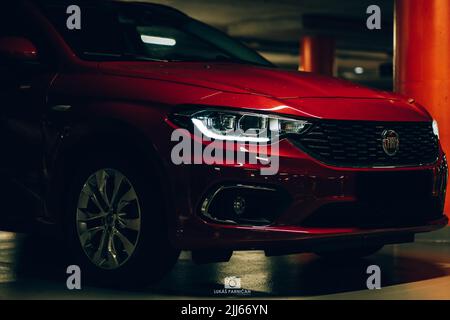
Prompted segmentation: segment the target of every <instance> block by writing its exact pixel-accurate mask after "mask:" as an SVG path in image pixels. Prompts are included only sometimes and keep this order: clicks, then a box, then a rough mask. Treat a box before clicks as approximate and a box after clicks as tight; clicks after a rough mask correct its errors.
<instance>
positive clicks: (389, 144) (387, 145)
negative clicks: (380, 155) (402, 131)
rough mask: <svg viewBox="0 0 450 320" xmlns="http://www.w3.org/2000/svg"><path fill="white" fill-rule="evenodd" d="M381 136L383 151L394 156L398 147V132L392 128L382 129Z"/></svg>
mask: <svg viewBox="0 0 450 320" xmlns="http://www.w3.org/2000/svg"><path fill="white" fill-rule="evenodd" d="M381 137H382V145H383V150H384V152H385V153H386V154H387V155H388V156H391V157H392V156H395V155H396V154H397V152H398V150H399V147H400V139H399V137H398V133H397V132H395V131H394V130H384V131H383V133H382V134H381Z"/></svg>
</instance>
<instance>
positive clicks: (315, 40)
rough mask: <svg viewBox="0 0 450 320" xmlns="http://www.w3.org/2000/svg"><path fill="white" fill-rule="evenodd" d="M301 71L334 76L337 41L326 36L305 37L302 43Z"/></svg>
mask: <svg viewBox="0 0 450 320" xmlns="http://www.w3.org/2000/svg"><path fill="white" fill-rule="evenodd" d="M300 56H301V63H300V70H301V71H308V72H315V73H319V74H323V75H329V76H332V75H333V74H334V57H335V40H334V38H330V37H324V36H304V37H303V38H302V39H301V41H300Z"/></svg>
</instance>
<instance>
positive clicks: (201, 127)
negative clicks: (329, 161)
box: [175, 110, 310, 143]
mask: <svg viewBox="0 0 450 320" xmlns="http://www.w3.org/2000/svg"><path fill="white" fill-rule="evenodd" d="M175 116H176V117H177V118H180V117H187V118H188V119H190V121H191V123H192V124H193V126H194V129H197V130H198V131H199V132H201V133H202V134H203V135H204V136H206V137H208V138H211V139H216V140H225V141H237V142H255V143H264V142H269V141H271V140H273V138H275V137H278V138H281V137H284V136H288V135H298V134H301V133H303V132H304V131H305V130H306V129H307V128H308V127H309V126H310V124H309V123H308V122H307V121H305V120H298V119H291V118H285V117H281V116H276V115H268V114H258V113H252V112H236V111H223V110H203V111H198V112H194V113H188V114H186V113H178V114H176V115H175ZM176 122H178V124H180V121H176ZM182 122H184V125H183V126H184V127H187V123H186V119H184V121H182Z"/></svg>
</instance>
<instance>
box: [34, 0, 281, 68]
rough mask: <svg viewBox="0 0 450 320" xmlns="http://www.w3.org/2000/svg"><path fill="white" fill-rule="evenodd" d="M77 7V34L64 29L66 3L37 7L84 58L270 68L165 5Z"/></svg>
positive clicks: (248, 51) (228, 39)
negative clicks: (223, 63) (229, 63)
mask: <svg viewBox="0 0 450 320" xmlns="http://www.w3.org/2000/svg"><path fill="white" fill-rule="evenodd" d="M73 2H75V3H76V1H73ZM71 4H72V3H71ZM78 5H79V7H80V9H81V16H80V21H81V29H79V30H77V29H75V30H69V29H68V27H67V19H68V17H69V16H70V15H69V14H67V13H66V10H67V7H68V6H67V5H64V4H61V2H59V3H56V2H55V3H52V2H49V1H45V2H44V3H43V4H42V9H43V12H44V14H45V15H46V16H47V17H48V18H49V20H50V21H51V22H52V23H53V25H54V26H55V27H56V28H57V30H58V31H59V32H60V34H61V35H62V36H63V37H64V38H65V40H66V41H67V43H68V44H69V46H70V47H71V48H72V49H73V50H74V51H75V53H76V54H77V55H78V56H79V57H80V58H82V59H85V60H95V61H106V60H149V61H205V62H209V61H220V62H234V63H248V64H258V65H264V66H273V65H272V64H271V63H270V62H268V61H267V60H265V59H264V58H263V57H261V56H260V55H259V54H258V53H256V52H255V51H253V50H251V49H249V48H247V47H246V46H244V45H243V44H241V43H240V42H238V41H236V40H234V39H232V38H231V37H229V36H227V35H226V34H224V33H222V32H220V31H218V30H216V29H214V28H212V27H210V26H208V25H206V24H203V23H201V22H199V21H196V20H194V19H191V18H189V17H187V16H186V15H184V14H182V13H180V12H178V11H176V10H172V9H170V8H167V7H163V6H158V5H151V4H141V3H121V2H97V3H92V2H90V3H88V2H80V3H79V4H78Z"/></svg>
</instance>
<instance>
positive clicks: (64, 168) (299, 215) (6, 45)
mask: <svg viewBox="0 0 450 320" xmlns="http://www.w3.org/2000/svg"><path fill="white" fill-rule="evenodd" d="M6 6H7V5H6V4H3V10H1V12H0V16H1V17H0V25H1V27H0V71H1V72H0V79H1V82H0V83H1V86H0V97H1V101H2V106H1V108H0V121H1V122H0V130H1V131H0V143H1V146H2V150H3V152H2V157H1V159H0V166H1V172H2V173H3V176H4V181H11V182H10V183H11V185H13V184H14V185H20V188H21V190H23V191H24V198H23V199H26V200H23V202H26V201H30V202H31V201H34V203H36V207H37V208H38V209H39V210H37V213H36V215H34V216H33V217H32V218H33V221H37V222H39V224H34V225H35V226H36V228H38V227H39V226H41V225H44V226H46V230H47V229H48V227H51V228H52V230H56V231H59V232H58V233H57V234H58V235H61V237H62V239H64V240H65V241H67V243H68V248H69V249H68V250H69V252H70V254H71V256H72V259H71V260H70V262H71V263H72V264H78V265H80V266H81V267H82V270H83V271H84V274H89V275H91V276H94V277H95V278H96V279H101V280H103V281H107V282H109V283H115V284H144V283H148V282H149V281H150V282H151V281H156V280H158V279H160V278H161V277H162V276H163V275H164V274H165V273H166V272H167V271H168V270H170V268H171V267H172V266H173V265H174V263H175V262H176V260H177V258H178V255H179V252H180V250H190V251H192V252H193V259H194V260H195V261H197V262H213V261H227V260H228V259H229V258H230V256H231V254H232V252H233V251H234V250H264V251H265V252H266V254H267V255H278V254H290V253H299V252H316V253H318V254H320V255H324V256H333V255H334V256H338V257H340V258H342V259H344V258H345V257H348V256H364V255H369V254H371V253H374V252H376V251H377V250H379V249H380V248H381V247H382V246H383V245H385V244H392V243H402V242H411V241H414V235H415V234H417V233H420V232H427V231H432V230H436V229H438V228H441V227H443V226H445V225H447V222H448V219H447V218H446V216H445V215H444V213H443V207H444V199H445V191H446V184H447V162H446V158H445V155H444V152H443V150H442V148H441V146H440V143H439V132H438V128H437V123H436V122H435V121H433V119H432V117H431V116H430V114H428V113H427V111H426V110H425V109H424V108H423V107H422V106H420V105H419V104H417V103H415V102H414V101H413V100H408V99H405V98H403V97H401V96H398V95H395V94H392V93H387V92H380V91H376V90H373V89H369V88H364V87H361V86H358V85H355V84H351V83H348V82H345V81H341V80H337V79H333V78H327V77H321V76H317V75H314V74H309V73H301V72H293V71H283V70H279V69H277V68H275V67H274V66H273V65H272V64H271V63H269V62H268V61H266V60H265V59H264V58H263V57H261V56H260V55H259V54H257V53H256V52H254V51H252V50H250V49H248V48H247V47H245V46H243V45H242V44H240V43H238V42H237V41H235V40H233V39H231V38H229V37H228V36H226V35H225V34H223V33H221V32H219V31H217V30H215V29H213V28H211V27H209V26H207V25H205V24H203V23H201V22H199V21H196V20H194V19H191V18H189V17H188V16H186V15H184V14H183V13H181V12H179V11H176V10H174V9H171V8H168V7H165V6H161V5H153V4H144V3H135V2H133V3H130V2H128V3H122V2H105V1H99V2H94V1H70V2H66V1H51V0H45V1H44V0H42V1H34V2H30V1H25V0H24V1H14V4H10V5H8V7H6ZM244 129H246V130H244ZM175 133H176V134H175ZM199 133H200V136H204V135H206V137H207V138H212V139H209V140H211V141H209V140H208V139H200V138H201V137H200V136H199ZM263 133H265V136H263ZM177 134H178V137H177ZM182 140H183V141H184V142H192V143H193V145H196V146H197V147H198V146H200V149H199V150H200V151H204V149H206V148H207V147H208V146H210V145H211V144H212V143H213V142H217V141H219V142H228V143H227V144H224V147H223V149H220V147H219V148H217V149H216V150H215V152H218V151H223V152H225V153H226V152H228V153H227V154H228V155H230V154H231V156H233V155H235V154H237V153H238V152H241V153H244V154H246V155H247V156H255V157H256V158H258V161H257V162H250V161H239V159H238V160H234V161H231V162H226V163H208V162H207V161H206V160H207V159H203V160H204V161H197V160H199V159H197V158H198V153H197V154H195V153H194V155H187V157H186V155H185V154H181V153H180V157H181V158H182V159H184V160H187V161H181V162H180V161H179V159H178V158H176V157H175V158H174V154H175V155H176V152H175V151H174V150H176V148H179V144H180V143H181V142H182ZM256 142H258V143H259V142H265V143H267V145H268V148H267V149H266V151H265V153H264V152H263V153H262V156H261V154H260V152H259V149H257V150H256V151H255V149H252V144H253V143H256ZM177 150H178V149H177ZM184 151H186V150H184ZM184 151H183V152H184ZM201 155H204V153H201ZM210 156H212V154H210ZM194 158H195V159H194ZM190 160H192V161H191V163H190ZM200 160H202V159H200ZM275 162H276V163H277V167H276V168H275V169H276V170H275V171H274V172H272V173H269V174H264V172H263V169H264V168H267V167H268V166H269V165H270V164H273V163H275ZM8 183H9V182H8ZM27 195H28V197H26V196H27ZM30 195H31V196H30ZM31 199H32V200H31ZM19 203H20V201H18V202H17V204H19ZM7 213H8V212H1V214H2V215H6V214H7ZM9 213H13V215H19V214H20V213H21V212H9Z"/></svg>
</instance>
